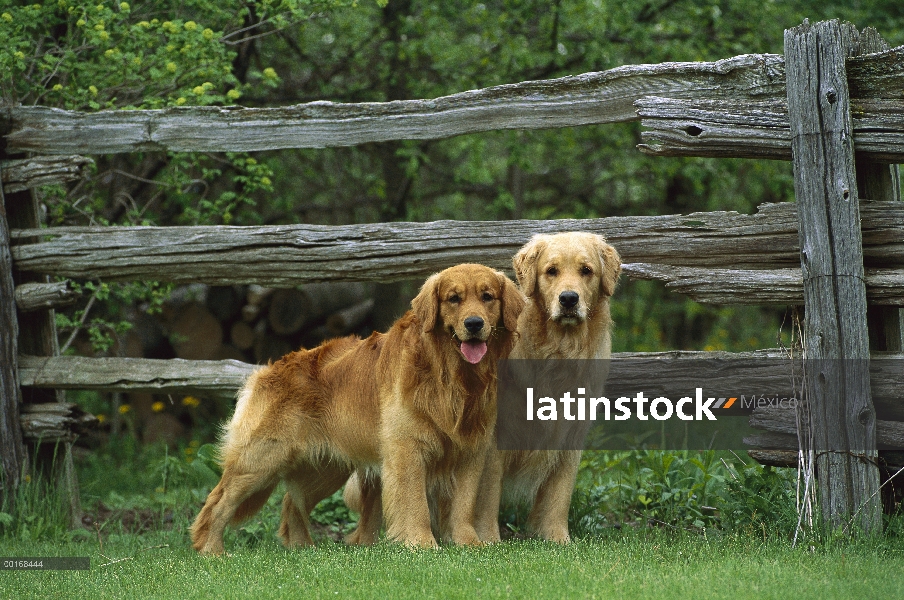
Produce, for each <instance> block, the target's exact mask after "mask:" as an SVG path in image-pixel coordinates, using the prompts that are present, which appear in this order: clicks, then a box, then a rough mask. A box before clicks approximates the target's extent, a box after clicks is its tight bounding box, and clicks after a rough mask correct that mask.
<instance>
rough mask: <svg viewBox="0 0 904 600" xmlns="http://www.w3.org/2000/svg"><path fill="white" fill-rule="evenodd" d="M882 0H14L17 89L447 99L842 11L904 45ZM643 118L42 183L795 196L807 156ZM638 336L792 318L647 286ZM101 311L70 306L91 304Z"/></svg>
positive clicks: (280, 101) (407, 201) (757, 339)
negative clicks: (657, 144)
mask: <svg viewBox="0 0 904 600" xmlns="http://www.w3.org/2000/svg"><path fill="white" fill-rule="evenodd" d="M902 6H904V5H901V3H899V2H892V1H887V0H884V1H881V0H871V1H870V0H863V1H860V2H854V3H851V2H846V3H841V2H814V1H812V0H791V1H788V2H778V1H775V0H757V1H753V0H737V1H731V2H729V1H728V0H695V1H691V0H650V1H648V2H642V3H625V2H614V1H612V0H570V1H569V0H553V1H552V2H538V1H536V0H527V1H521V0H519V1H517V2H516V1H514V0H496V1H486V2H481V3H468V2H428V1H423V0H390V1H389V2H379V1H378V2H360V3H359V2H357V1H354V0H352V1H344V0H256V1H241V0H224V1H220V2H211V1H208V0H189V1H188V2H172V1H171V0H153V1H149V2H141V3H137V2H134V3H132V5H130V4H129V3H125V2H123V3H111V2H93V3H90V2H85V1H82V0H59V1H58V2H47V3H45V4H32V5H23V4H19V3H15V2H10V1H9V0H0V39H4V40H6V42H5V44H4V46H3V47H2V48H0V96H2V98H3V102H4V103H5V104H8V105H9V104H16V103H25V104H43V105H48V106H59V107H64V108H72V109H80V110H97V109H106V108H114V109H129V108H157V107H166V106H178V105H205V104H232V103H242V104H244V105H247V106H279V105H286V104H294V103H300V102H307V101H313V100H332V101H340V102H361V101H388V100H397V99H406V98H431V97H437V96H441V95H445V94H450V93H454V92H459V91H463V90H467V89H473V88H480V87H486V86H490V85H496V84H502V83H513V82H517V81H524V80H530V79H542V78H552V77H560V76H564V75H569V74H577V73H582V72H588V71H599V70H605V69H609V68H612V67H617V66H620V65H624V64H637V63H658V62H665V61H696V60H718V59H721V58H727V57H730V56H734V55H738V54H745V53H756V52H773V53H781V52H782V36H783V30H784V29H786V28H789V27H793V26H795V25H797V24H799V23H800V22H801V21H802V20H803V19H804V18H805V17H806V18H809V19H810V20H811V21H815V20H821V19H826V18H840V19H847V20H851V21H853V22H854V23H856V24H857V25H858V26H860V27H864V26H867V25H871V26H874V27H876V28H877V29H878V30H879V31H880V33H882V34H883V35H884V36H885V38H886V39H887V40H888V41H889V42H890V43H891V44H892V45H895V44H900V43H902V42H904V8H902ZM639 133H640V127H639V125H638V124H625V125H606V126H588V127H580V128H572V129H555V130H548V131H503V132H490V133H482V134H474V135H467V136H460V137H456V138H451V139H445V140H430V141H400V142H385V143H378V144H365V145H362V146H358V147H353V148H332V149H318V150H292V151H281V152H271V153H260V154H258V155H255V156H250V155H248V154H245V153H231V154H163V153H152V152H147V153H136V154H132V155H117V156H108V157H98V161H97V170H96V172H95V173H94V174H93V176H92V178H91V179H90V181H87V182H84V183H81V184H79V185H76V186H72V187H68V188H62V187H58V188H51V189H45V190H42V192H41V195H42V196H41V197H42V201H43V202H44V203H45V204H46V206H47V208H48V221H49V224H51V225H63V224H83V223H97V224H160V225H166V224H206V223H213V224H218V223H230V224H253V223H273V224H276V223H294V222H308V223H324V224H340V223H350V222H372V221H385V220H433V219H441V218H454V219H510V218H547V219H548V218H560V217H597V216H612V215H626V216H627V215H647V214H669V213H678V212H689V211H698V210H699V211H703V210H717V209H731V210H739V211H744V212H750V211H752V210H754V209H755V207H756V205H758V204H760V203H763V202H778V201H790V200H793V182H792V178H791V168H790V165H789V164H788V163H784V162H778V161H776V162H769V161H753V160H733V159H691V158H688V159H666V158H659V157H647V156H644V155H641V154H640V153H639V152H637V151H636V149H635V145H636V144H637V143H638V142H639ZM614 311H615V319H616V322H617V323H618V325H619V329H618V333H617V334H616V338H615V344H616V347H617V348H618V349H637V350H649V349H664V348H693V349H704V348H713V349H715V348H726V349H742V348H743V349H746V348H751V347H763V346H770V345H774V343H775V336H776V331H777V329H778V324H779V322H780V320H781V313H780V312H779V313H776V312H775V311H762V310H758V309H746V308H745V309H740V308H710V307H703V306H701V305H698V304H695V303H693V302H690V301H687V300H683V299H681V298H676V297H673V296H671V295H668V294H666V293H665V291H664V290H663V289H662V287H661V286H658V285H654V284H650V283H647V282H639V283H630V284H627V285H624V286H623V289H622V290H621V291H620V292H619V294H618V296H617V302H616V303H615V306H614ZM78 316H79V315H70V317H69V319H70V321H75V320H77V318H78Z"/></svg>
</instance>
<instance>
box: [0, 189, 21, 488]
mask: <svg viewBox="0 0 904 600" xmlns="http://www.w3.org/2000/svg"><path fill="white" fill-rule="evenodd" d="M14 290H15V285H14V284H13V262H12V258H11V256H10V252H9V223H8V222H7V219H6V202H5V199H4V197H3V190H2V188H0V462H2V467H3V472H2V473H0V475H2V477H3V479H2V485H0V503H2V502H3V501H4V500H9V501H11V500H12V499H13V498H15V496H14V493H15V490H16V488H17V487H18V485H19V474H20V473H21V472H22V465H23V463H24V462H25V448H24V446H23V445H22V430H21V428H20V426H19V403H20V402H21V400H22V392H21V390H20V388H19V364H18V336H19V327H18V321H17V319H16V301H15V291H14Z"/></svg>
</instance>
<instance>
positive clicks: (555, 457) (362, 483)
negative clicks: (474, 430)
mask: <svg viewBox="0 0 904 600" xmlns="http://www.w3.org/2000/svg"><path fill="white" fill-rule="evenodd" d="M513 263H514V267H515V274H516V276H517V278H518V283H519V284H520V286H521V290H522V292H523V293H524V294H525V295H526V296H527V297H528V302H527V305H526V306H525V309H524V311H523V312H522V313H521V316H520V317H519V318H518V341H517V342H516V344H515V347H514V349H513V350H512V353H511V355H510V358H523V359H547V358H548V359H589V358H597V359H607V358H609V356H610V354H611V347H612V342H611V334H610V330H611V326H612V320H611V317H610V313H609V297H610V296H612V294H613V293H614V292H615V286H616V284H617V283H618V277H619V275H620V273H621V259H620V257H619V255H618V252H616V250H615V249H614V248H613V247H612V246H610V245H609V244H607V243H606V241H605V239H604V238H603V237H602V236H599V235H595V234H590V233H582V232H574V233H560V234H556V235H536V236H534V237H533V238H532V239H531V240H530V241H529V242H528V243H527V244H526V245H525V246H524V247H523V248H521V250H519V251H518V253H517V254H516V255H515V257H514V259H513ZM563 292H565V293H571V294H576V302H574V305H573V306H570V307H566V306H564V305H563V304H562V302H560V298H561V296H562V293H563ZM571 298H572V300H575V296H571ZM580 458H581V452H580V451H501V452H491V453H490V455H489V456H488V462H487V465H486V469H485V472H484V475H483V479H482V481H481V486H480V495H479V497H478V512H477V516H476V522H475V527H476V529H477V533H478V535H479V536H480V538H481V540H482V541H484V542H493V541H498V540H499V524H498V514H499V510H498V509H499V502H500V491H501V488H500V485H499V481H500V479H502V480H503V481H504V489H505V491H506V495H507V496H508V497H511V498H512V499H528V500H530V501H532V509H531V513H530V516H529V518H528V527H529V528H530V529H532V530H533V531H534V532H535V533H537V534H538V535H539V536H540V537H542V538H544V539H547V540H552V541H556V542H560V543H566V542H568V541H569V539H570V537H569V533H568V509H569V506H570V503H571V495H572V492H573V491H574V483H575V478H576V476H577V470H578V465H579V462H580ZM364 477H365V476H364V475H363V474H362V473H360V472H356V473H355V474H353V475H352V477H351V478H350V479H349V481H348V483H347V484H346V487H345V492H344V497H345V502H346V504H347V505H348V506H349V507H350V508H352V509H353V510H356V511H358V512H360V513H361V520H360V521H359V524H358V528H357V529H356V530H355V531H354V532H353V533H352V534H351V535H350V536H348V538H347V539H346V541H348V542H349V543H372V542H373V541H375V540H376V536H377V533H378V531H379V527H380V518H379V506H378V505H376V504H375V503H373V502H368V501H367V498H368V497H372V496H373V495H374V491H373V490H374V489H378V486H379V478H375V477H367V478H366V479H364ZM438 504H439V506H440V509H441V512H444V511H443V510H442V506H443V503H442V502H439V503H438ZM440 521H442V519H440ZM438 529H440V531H443V530H445V526H444V522H441V523H440V524H439V525H438Z"/></svg>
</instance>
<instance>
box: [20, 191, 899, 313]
mask: <svg viewBox="0 0 904 600" xmlns="http://www.w3.org/2000/svg"><path fill="white" fill-rule="evenodd" d="M796 211H797V208H796V205H795V204H794V203H780V204H765V205H762V206H760V207H759V210H758V212H757V213H756V214H753V215H742V214H739V213H736V212H728V211H722V212H709V213H692V214H688V215H670V216H652V217H608V218H604V219H581V220H578V219H560V220H554V221H527V220H522V221H474V222H468V221H437V222H433V223H378V224H371V225H346V226H314V225H279V226H264V227H229V226H201V227H76V228H73V227H59V228H54V229H50V230H48V229H29V230H13V231H12V232H11V235H12V238H13V244H14V245H13V246H12V249H11V253H12V257H13V260H14V261H15V262H16V266H17V268H19V269H21V270H23V271H31V272H36V273H41V274H46V275H53V276H63V277H72V278H89V279H90V278H99V279H102V280H105V281H116V280H129V279H135V280H140V279H151V280H159V281H170V282H176V283H186V282H201V283H207V284H211V285H231V284H243V283H258V284H261V285H267V286H283V287H287V286H294V285H298V284H302V283H309V282H316V281H342V280H345V281H393V280H401V279H406V278H419V277H425V276H427V275H430V274H431V273H434V272H436V271H439V270H441V269H443V268H446V267H448V266H451V265H453V264H457V263H461V262H468V261H471V262H479V263H483V264H487V265H489V266H492V267H495V268H498V269H506V270H507V269H510V267H511V257H512V255H513V254H514V253H515V252H516V251H517V249H518V248H520V247H521V246H522V245H523V244H524V242H525V241H527V240H528V239H529V238H530V237H531V236H532V235H533V234H535V233H553V232H560V231H575V230H582V231H593V232H597V233H601V234H603V235H604V236H606V238H607V239H608V240H609V241H610V242H611V243H612V244H614V245H615V246H616V247H617V248H618V249H619V252H620V254H621V256H622V259H623V260H624V261H625V263H626V265H625V272H626V273H627V274H628V275H630V276H632V277H637V278H643V279H658V280H661V281H665V282H667V283H668V284H669V285H670V286H671V287H672V288H674V289H675V290H676V291H681V292H682V293H686V294H689V295H691V296H692V297H695V298H697V299H700V300H701V301H706V302H714V303H743V304H794V303H799V302H800V299H801V298H802V288H801V285H802V284H801V276H800V268H799V260H800V259H799V251H798V234H797V212H796ZM861 215H862V225H861V226H862V233H863V242H864V256H865V257H866V263H867V265H868V267H869V268H868V271H867V283H868V286H869V288H868V293H869V294H870V297H871V299H872V301H873V302H874V303H880V304H901V303H902V297H904V291H901V290H902V288H901V282H902V281H904V272H902V271H901V269H902V268H904V203H900V202H872V201H864V202H862V203H861ZM36 238H40V239H41V241H38V242H37V243H24V242H29V241H32V240H34V239H36ZM770 286H775V288H776V289H775V290H774V292H770V291H769V288H770Z"/></svg>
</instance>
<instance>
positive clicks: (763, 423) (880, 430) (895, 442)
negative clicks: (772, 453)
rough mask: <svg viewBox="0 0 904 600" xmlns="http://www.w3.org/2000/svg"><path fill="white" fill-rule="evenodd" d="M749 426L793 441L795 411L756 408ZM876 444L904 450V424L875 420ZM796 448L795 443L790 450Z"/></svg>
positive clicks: (884, 448)
mask: <svg viewBox="0 0 904 600" xmlns="http://www.w3.org/2000/svg"><path fill="white" fill-rule="evenodd" d="M750 426H751V427H754V428H756V429H763V430H765V431H769V432H772V433H780V434H785V435H788V436H794V438H795V439H796V437H797V433H798V424H797V417H796V416H795V411H794V410H783V409H781V408H774V407H773V408H768V407H767V408H757V409H756V410H754V411H753V413H751V415H750ZM876 443H877V444H878V446H879V448H881V449H882V450H904V423H901V422H898V421H883V420H877V421H876ZM779 447H781V446H779ZM796 447H797V444H796V443H795V445H794V446H792V448H796ZM816 450H817V453H818V452H820V449H819V448H817V449H816Z"/></svg>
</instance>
